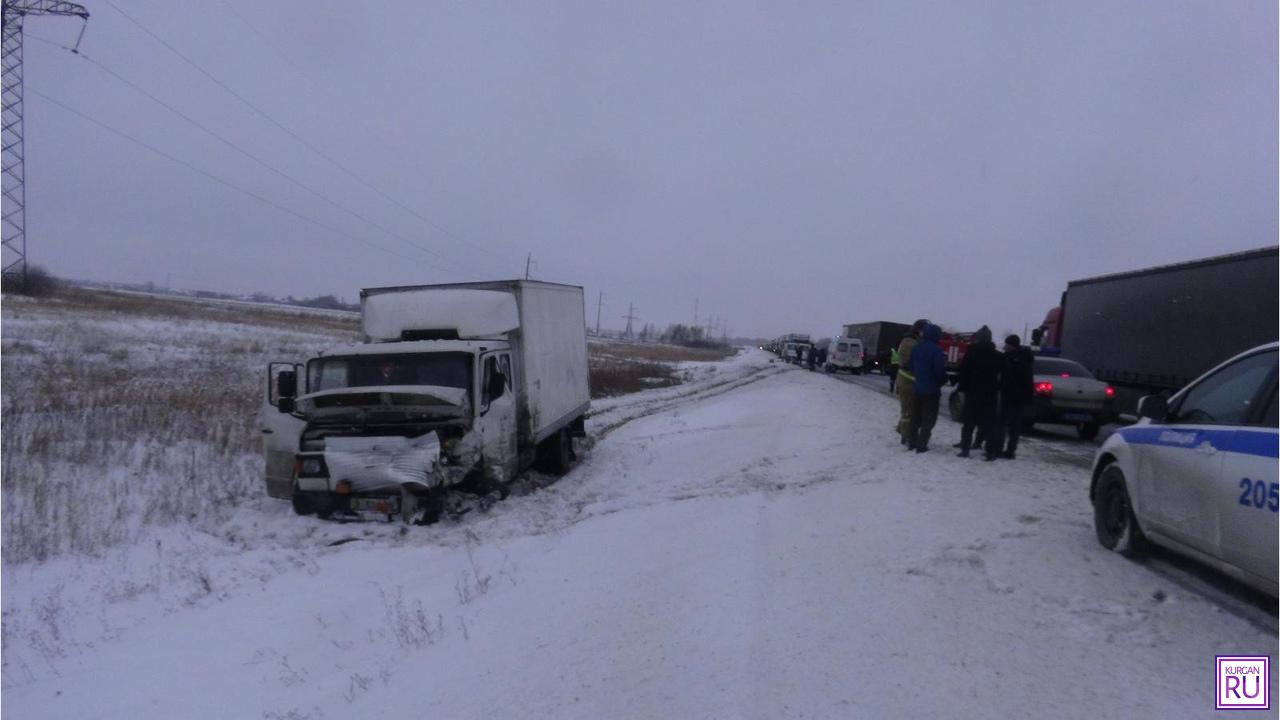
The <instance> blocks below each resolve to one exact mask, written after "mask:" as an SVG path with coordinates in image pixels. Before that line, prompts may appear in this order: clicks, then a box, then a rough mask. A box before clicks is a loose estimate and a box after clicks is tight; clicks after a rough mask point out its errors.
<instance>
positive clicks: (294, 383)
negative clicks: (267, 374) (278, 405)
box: [276, 370, 298, 402]
mask: <svg viewBox="0 0 1280 720" xmlns="http://www.w3.org/2000/svg"><path fill="white" fill-rule="evenodd" d="M297 395H298V375H297V373H295V372H294V371H292V370H284V371H282V372H281V373H280V374H279V375H276V397H277V398H279V402H283V401H284V400H285V399H286V398H288V399H293V398H294V397H297Z"/></svg>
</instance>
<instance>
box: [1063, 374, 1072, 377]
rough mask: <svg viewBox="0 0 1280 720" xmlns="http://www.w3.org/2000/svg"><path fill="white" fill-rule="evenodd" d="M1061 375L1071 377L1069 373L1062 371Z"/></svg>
mask: <svg viewBox="0 0 1280 720" xmlns="http://www.w3.org/2000/svg"><path fill="white" fill-rule="evenodd" d="M1062 377H1071V373H1062Z"/></svg>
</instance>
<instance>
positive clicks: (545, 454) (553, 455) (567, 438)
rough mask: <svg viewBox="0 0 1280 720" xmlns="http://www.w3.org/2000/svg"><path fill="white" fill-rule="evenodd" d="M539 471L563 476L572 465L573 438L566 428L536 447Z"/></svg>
mask: <svg viewBox="0 0 1280 720" xmlns="http://www.w3.org/2000/svg"><path fill="white" fill-rule="evenodd" d="M538 454H539V456H540V460H541V462H540V463H539V465H540V466H541V467H540V469H541V470H543V471H544V472H549V473H551V474H552V475H564V474H565V473H567V472H569V468H570V467H571V466H572V465H573V436H572V435H570V434H569V431H568V429H567V428H565V429H562V430H560V431H559V432H557V433H556V434H554V435H552V436H551V437H549V438H547V439H546V440H543V441H542V444H541V445H539V446H538Z"/></svg>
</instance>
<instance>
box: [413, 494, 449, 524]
mask: <svg viewBox="0 0 1280 720" xmlns="http://www.w3.org/2000/svg"><path fill="white" fill-rule="evenodd" d="M447 494H448V491H447V490H445V489H444V488H432V489H431V490H430V491H428V492H427V493H426V494H424V495H421V496H419V497H418V509H420V510H421V511H422V518H421V519H419V520H418V524H419V525H434V524H436V523H438V522H440V516H441V515H443V514H444V506H445V497H446V495H447Z"/></svg>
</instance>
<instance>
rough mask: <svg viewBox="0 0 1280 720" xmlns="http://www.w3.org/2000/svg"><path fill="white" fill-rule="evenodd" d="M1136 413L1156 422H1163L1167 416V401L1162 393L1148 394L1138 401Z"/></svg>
mask: <svg viewBox="0 0 1280 720" xmlns="http://www.w3.org/2000/svg"><path fill="white" fill-rule="evenodd" d="M1138 414H1139V415H1141V416H1142V417H1144V418H1147V419H1150V420H1154V421H1156V422H1163V421H1164V419H1165V418H1166V417H1168V416H1169V401H1168V400H1167V399H1166V398H1165V397H1164V396H1163V395H1148V396H1146V397H1144V398H1142V399H1141V400H1139V401H1138Z"/></svg>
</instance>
